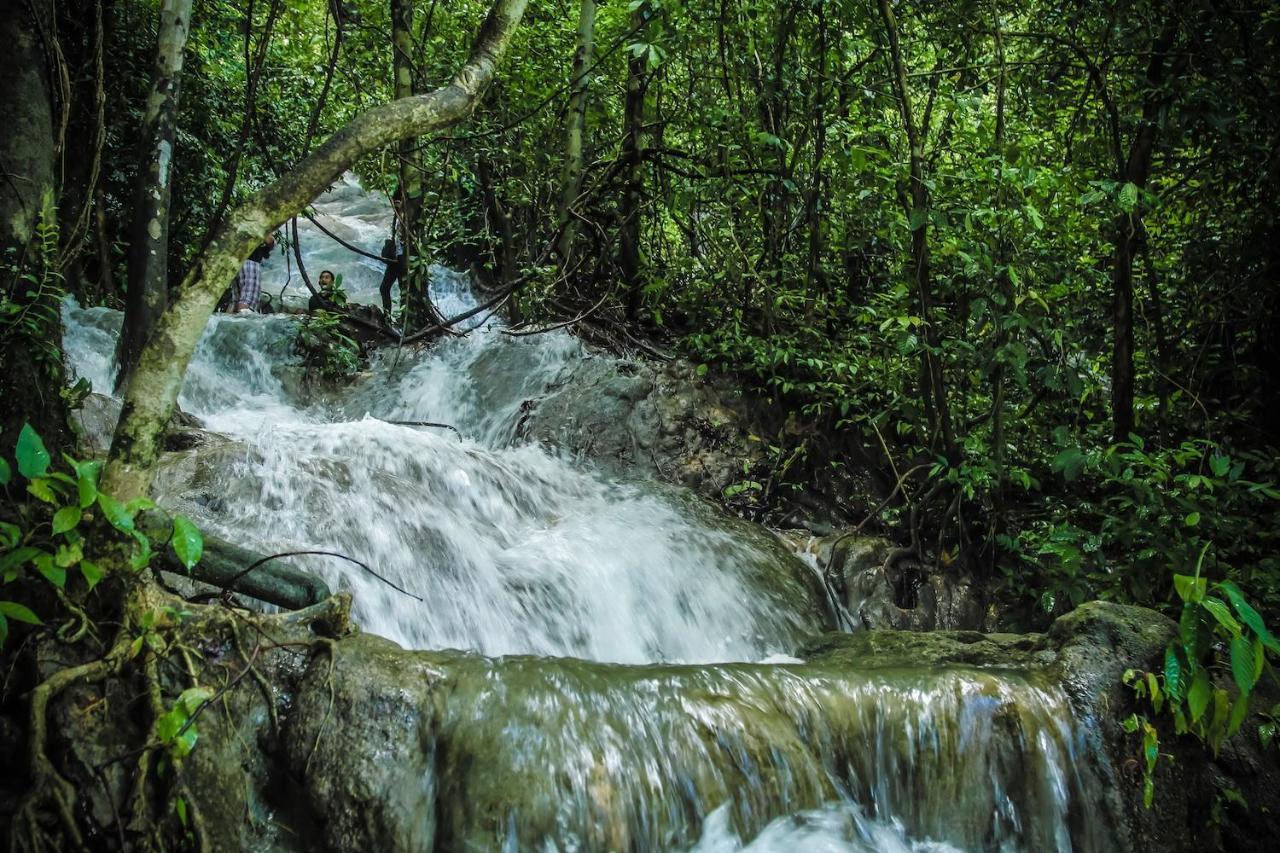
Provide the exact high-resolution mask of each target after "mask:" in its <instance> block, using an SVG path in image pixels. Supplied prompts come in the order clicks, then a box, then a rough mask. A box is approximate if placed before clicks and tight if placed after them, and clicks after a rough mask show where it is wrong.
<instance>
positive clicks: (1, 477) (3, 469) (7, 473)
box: [0, 457, 13, 486]
mask: <svg viewBox="0 0 1280 853" xmlns="http://www.w3.org/2000/svg"><path fill="white" fill-rule="evenodd" d="M12 479H13V471H12V469H10V468H9V463H8V461H6V460H5V459H4V458H2V457H0V486H7V485H9V481H10V480H12Z"/></svg>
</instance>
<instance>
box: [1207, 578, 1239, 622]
mask: <svg viewBox="0 0 1280 853" xmlns="http://www.w3.org/2000/svg"><path fill="white" fill-rule="evenodd" d="M1201 580H1203V578H1202V579H1201ZM1200 606H1201V607H1203V608H1204V609H1205V610H1208V611H1209V612H1210V613H1212V614H1213V618H1214V619H1217V620H1218V624H1219V625H1221V626H1222V627H1224V628H1226V629H1227V630H1228V631H1230V632H1231V633H1232V634H1239V633H1240V623H1239V622H1237V621H1236V620H1235V617H1233V616H1232V615H1231V611H1230V609H1228V608H1227V604H1226V602H1224V601H1223V600H1222V599H1220V598H1214V597H1213V596H1211V595H1210V596H1205V599H1204V601H1202V602H1200Z"/></svg>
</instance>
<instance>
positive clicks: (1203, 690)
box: [1187, 669, 1210, 723]
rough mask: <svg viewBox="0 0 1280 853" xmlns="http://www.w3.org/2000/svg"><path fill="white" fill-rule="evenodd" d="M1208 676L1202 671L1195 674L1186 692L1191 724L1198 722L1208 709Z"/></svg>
mask: <svg viewBox="0 0 1280 853" xmlns="http://www.w3.org/2000/svg"><path fill="white" fill-rule="evenodd" d="M1209 696H1210V692H1209V674H1208V673H1207V672H1205V671H1204V670H1203V669H1202V670H1199V671H1198V672H1197V673H1196V677H1195V678H1194V679H1193V680H1192V682H1191V689H1190V690H1188V691H1187V707H1188V708H1190V709H1191V722H1193V723H1194V722H1198V721H1199V719H1200V718H1201V717H1203V716H1204V712H1205V710H1206V709H1207V708H1208V707H1209Z"/></svg>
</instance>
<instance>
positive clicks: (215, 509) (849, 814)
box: [64, 178, 1107, 853]
mask: <svg viewBox="0 0 1280 853" xmlns="http://www.w3.org/2000/svg"><path fill="white" fill-rule="evenodd" d="M316 209H317V215H318V218H319V219H320V221H321V222H322V223H323V224H324V225H325V227H326V228H328V229H329V230H331V231H333V232H334V233H336V234H340V235H341V236H342V237H343V238H344V239H348V240H350V241H351V242H353V243H356V244H358V245H361V246H362V247H364V248H366V249H368V250H370V251H373V252H375V253H376V252H377V250H378V249H379V248H380V245H381V241H382V239H383V238H384V236H385V233H386V230H387V224H388V221H389V213H388V210H387V208H386V205H385V203H383V202H382V201H380V200H379V199H377V198H376V197H374V196H372V195H369V194H366V193H364V192H363V191H362V190H360V188H359V186H358V184H357V183H355V181H354V180H353V179H351V178H346V179H344V180H343V182H342V183H341V184H340V185H339V186H338V187H337V188H336V189H335V190H334V191H333V192H331V193H330V194H327V195H326V196H325V197H322V198H321V199H319V200H317V205H316ZM300 231H301V233H302V237H303V248H304V258H305V260H306V263H307V267H308V273H309V274H310V275H311V277H312V280H313V281H314V280H315V277H316V276H317V275H318V273H319V270H320V269H322V268H328V269H332V270H334V271H335V272H337V273H340V274H342V275H343V281H344V284H345V286H346V289H347V291H348V294H349V295H350V297H351V298H352V299H353V301H357V302H366V303H373V304H376V303H377V302H378V293H377V285H378V281H379V279H380V277H381V265H379V264H377V262H374V261H372V260H369V259H364V258H359V257H357V256H354V255H352V254H350V253H349V252H346V250H344V249H341V248H340V247H338V246H337V244H335V243H333V242H332V241H330V240H329V239H328V238H326V237H324V236H323V235H321V234H320V233H319V232H318V231H317V230H316V229H315V228H314V227H312V226H311V225H310V224H309V223H305V224H302V226H301V228H300ZM265 273H266V275H265V282H266V284H265V285H264V289H265V290H266V291H267V292H270V293H272V294H273V295H274V296H276V297H277V301H279V295H280V294H281V292H283V293H284V299H283V303H284V305H285V306H298V305H301V304H305V297H306V293H305V289H304V288H301V285H300V282H299V280H298V278H297V271H296V269H294V268H293V265H292V262H291V261H290V260H289V259H288V258H286V257H283V256H281V255H280V254H277V255H275V256H273V257H272V258H271V259H270V260H269V261H268V262H267V264H266V267H265ZM430 288H431V293H432V296H433V298H434V299H435V300H436V302H437V304H438V305H439V306H440V307H441V309H442V311H443V313H444V314H445V315H454V314H457V313H460V312H461V311H463V310H466V309H468V308H470V307H473V306H474V305H475V304H476V297H475V296H474V295H473V294H472V292H471V289H470V285H469V282H468V280H467V278H466V277H464V276H462V275H459V274H458V273H455V272H452V271H449V270H446V269H444V268H442V267H438V266H437V267H432V268H431V271H430ZM64 320H65V328H66V337H65V347H66V351H67V355H68V361H69V364H70V367H71V369H72V372H73V374H74V375H76V376H78V377H83V378H85V379H87V380H88V381H89V382H90V383H91V384H92V386H93V388H94V390H95V391H97V392H99V393H103V394H109V393H110V389H111V380H112V371H113V366H112V352H113V349H114V345H115V340H116V337H117V336H118V332H119V326H120V315H119V313H118V312H114V311H111V310H108V309H104V308H89V309H84V308H80V307H79V306H77V305H75V304H74V303H73V302H68V303H67V305H66V306H65V308H64ZM482 321H483V317H477V318H476V320H475V321H474V322H473V323H472V324H471V325H470V327H469V328H466V329H464V330H463V332H464V333H463V334H462V335H460V336H457V337H446V338H445V339H443V340H441V341H439V342H437V343H436V344H434V345H433V346H431V347H430V348H427V349H423V350H421V351H419V350H415V349H412V348H405V349H403V350H398V349H395V348H387V349H384V350H382V351H381V352H379V353H378V354H377V355H376V356H375V357H374V358H373V359H372V363H371V365H370V369H369V370H368V371H366V372H365V373H363V374H361V375H360V376H359V377H357V378H356V379H355V380H354V381H353V382H352V383H351V384H350V385H349V386H348V387H345V388H343V389H341V390H338V391H336V392H328V393H315V392H314V389H310V388H309V387H308V386H307V384H306V383H305V382H303V381H301V378H300V377H301V373H302V368H301V367H300V365H299V359H298V358H297V357H296V356H295V355H294V354H293V351H292V341H293V337H294V334H295V333H296V329H297V325H298V323H299V322H300V321H299V319H298V318H297V317H296V316H291V315H287V314H277V315H272V316H243V315H239V316H228V315H215V316H214V317H213V318H212V320H211V321H210V323H209V325H208V327H207V329H206V331H205V333H204V336H203V337H202V339H201V341H200V344H199V347H198V349H197V352H196V354H195V357H194V359H193V361H192V364H191V366H190V368H189V369H188V372H187V377H186V382H185V385H184V388H183V390H182V394H181V397H180V405H181V406H182V408H183V409H184V410H185V411H187V412H189V413H191V414H194V415H196V416H197V417H199V418H200V419H201V420H202V421H203V422H204V424H205V425H206V427H207V429H208V430H209V431H210V433H211V435H210V437H209V439H208V440H207V441H206V442H204V443H203V444H202V445H200V446H197V447H196V448H194V449H191V450H185V451H181V452H178V453H171V454H168V455H167V456H166V458H165V460H164V462H163V464H162V466H161V468H160V470H159V472H158V475H157V478H156V498H157V500H158V501H159V502H160V503H161V504H162V505H164V506H166V507H167V508H170V509H172V510H175V511H180V512H183V513H185V514H187V515H189V516H190V517H192V518H193V519H194V520H196V522H197V523H198V524H199V525H200V526H201V527H202V528H204V529H206V530H207V531H209V532H211V533H214V534H216V535H218V536H221V537H223V538H226V539H228V540H230V541H233V542H236V543H238V544H241V545H244V546H246V547H249V548H251V549H254V550H258V551H261V552H263V553H274V552H283V551H301V550H324V551H334V552H339V553H342V554H346V555H348V556H350V557H352V558H354V559H356V560H359V561H360V562H362V563H364V564H366V565H367V566H369V567H371V568H373V569H374V570H376V571H377V572H378V573H379V574H381V575H383V576H384V577H385V578H387V579H388V580H390V581H392V582H394V583H395V584H396V585H397V586H399V587H402V588H403V589H404V590H407V591H408V592H409V593H410V594H411V595H406V594H404V593H402V592H400V591H397V590H396V589H394V588H392V587H391V586H389V585H388V584H386V583H384V582H382V581H380V580H379V579H377V578H375V577H373V576H372V575H371V574H369V573H367V572H365V571H363V570H362V569H361V568H360V567H358V566H356V565H353V564H352V563H349V562H346V561H343V560H339V559H334V558H330V557H322V556H305V557H295V558H290V559H293V560H294V561H295V562H296V563H297V564H299V565H302V566H305V567H306V568H307V569H309V570H311V571H313V572H316V573H317V574H320V575H322V576H323V577H325V579H326V580H327V581H328V582H329V584H330V585H331V586H332V587H333V588H335V589H346V590H351V591H352V592H353V593H354V594H355V607H356V610H355V614H354V616H355V618H356V621H357V622H359V623H360V624H361V626H362V627H363V628H364V629H365V630H366V631H368V632H370V633H373V634H379V635H382V636H384V637H387V638H389V639H391V640H394V641H395V642H397V643H399V644H401V645H403V646H406V647H408V648H413V649H422V650H429V651H426V652H424V654H428V655H437V656H440V657H439V660H440V661H441V662H440V663H439V667H440V670H441V671H442V672H445V673H446V675H445V676H443V677H444V678H445V680H446V681H447V689H441V690H440V691H438V693H437V694H434V695H436V696H437V697H438V698H436V699H435V700H433V701H434V702H436V703H437V704H438V706H437V708H436V710H435V718H434V719H435V723H434V725H435V732H436V733H435V737H436V738H437V739H438V741H439V743H438V744H437V745H436V746H435V747H433V749H435V752H434V753H433V755H435V756H436V758H433V759H432V761H433V762H434V763H435V764H436V766H435V769H434V772H435V773H436V774H437V776H438V778H434V779H432V780H431V782H430V785H427V784H426V783H424V790H427V789H430V790H432V791H436V792H437V794H436V795H435V799H433V800H432V803H433V804H434V805H432V806H431V807H432V808H435V809H437V810H438V811H439V812H440V814H437V815H436V816H435V817H434V818H433V820H434V821H435V822H436V823H438V825H439V828H438V829H437V830H435V831H436V833H437V835H439V833H444V834H445V836H447V837H446V838H445V841H446V844H445V846H446V847H448V846H452V847H465V846H467V845H472V846H473V847H474V849H497V848H499V847H505V848H507V849H527V848H537V849H546V850H552V849H556V850H579V849H581V850H597V849H600V850H603V849H636V850H647V849H688V850H696V851H702V853H720V851H730V850H741V849H748V850H753V851H782V850H797V849H804V850H831V851H837V850H838V851H845V850H852V851H859V850H921V851H943V850H1002V851H1003V850H1027V851H1032V850H1071V849H1083V850H1101V849H1106V847H1107V844H1106V838H1105V835H1104V833H1103V832H1102V830H1101V829H1100V828H1099V826H1100V822H1101V818H1100V817H1098V813H1099V811H1100V809H1099V808H1098V807H1097V799H1098V794H1097V791H1098V787H1099V785H1098V781H1097V780H1096V779H1095V778H1094V776H1093V775H1092V771H1091V770H1089V769H1088V767H1089V766H1090V763H1089V762H1088V761H1083V760H1082V756H1083V755H1084V753H1085V751H1086V750H1085V747H1084V744H1083V740H1082V735H1081V734H1080V727H1079V726H1078V725H1077V724H1076V723H1075V722H1074V721H1073V718H1072V713H1071V710H1070V708H1069V706H1068V704H1067V702H1066V700H1065V697H1064V696H1063V694H1062V693H1061V691H1060V690H1058V689H1056V688H1052V687H1049V686H1046V685H1042V684H1038V683H1036V682H1035V681H1034V679H1029V678H1028V677H1025V676H1023V675H1019V674H1014V673H1004V674H1001V673H992V672H985V671H978V670H942V671H937V672H924V671H908V670H868V671H865V672H849V671H847V670H846V669H840V668H837V667H834V666H823V665H817V664H814V665H808V664H801V663H798V662H794V659H792V658H789V657H787V655H789V654H791V653H793V652H794V650H795V649H796V648H797V647H798V646H799V644H800V642H801V641H802V639H803V638H805V637H806V636H809V635H811V634H812V633H814V632H816V631H819V630H821V629H822V628H823V617H822V616H821V613H822V612H823V611H822V604H821V602H820V601H818V599H817V594H816V593H815V591H814V590H815V588H816V585H815V584H814V582H813V581H814V578H813V571H814V569H813V568H812V567H811V566H809V565H806V564H804V563H803V562H801V561H800V560H798V559H797V558H796V557H795V556H793V555H792V554H791V553H789V552H788V551H787V550H786V549H785V548H784V547H783V546H782V544H781V542H780V541H779V540H778V539H777V538H776V537H774V536H773V535H772V534H770V533H768V532H767V531H764V530H761V529H758V528H755V527H754V526H751V525H747V524H745V523H743V522H739V521H735V520H732V519H728V518H726V517H724V516H723V515H722V514H720V513H719V512H718V511H717V510H715V509H714V508H712V507H710V506H708V505H706V504H705V503H704V502H703V501H701V500H700V499H698V498H696V497H695V496H693V495H692V494H690V493H688V492H686V491H684V490H681V489H677V488H674V487H670V486H665V485H662V484H658V483H654V482H650V481H647V480H644V479H642V478H627V477H620V476H617V475H614V474H608V473H606V472H603V471H601V470H598V469H597V468H595V467H593V466H592V464H591V463H590V462H589V461H585V460H579V459H574V458H570V457H568V456H566V455H564V454H563V453H561V452H558V451H557V450H556V449H554V448H550V447H544V446H540V445H537V444H532V443H528V442H525V441H523V440H522V439H521V438H520V437H519V432H520V431H519V428H518V427H519V423H520V419H521V417H522V415H523V414H524V412H525V411H526V410H527V407H528V406H529V405H531V404H535V403H536V401H537V399H538V398H539V397H540V396H541V395H543V394H546V393H547V392H548V391H549V390H551V389H554V388H555V387H557V385H559V384H561V383H563V382H565V381H567V380H568V377H569V376H570V374H571V373H572V368H573V366H574V365H575V364H576V363H578V362H581V361H583V360H585V359H611V358H612V357H610V356H607V355H603V354H600V353H598V352H593V351H591V350H589V349H588V348H586V347H584V346H583V345H582V344H581V343H580V342H579V341H578V340H577V339H576V338H574V337H573V336H571V335H569V334H568V333H566V332H564V331H553V332H549V333H546V334H542V335H535V336H531V337H519V338H517V337H512V336H509V335H505V334H503V331H504V329H503V326H502V324H501V323H500V322H499V321H497V320H496V319H490V320H488V321H487V322H482ZM614 361H616V360H614ZM618 365H619V369H622V368H623V367H625V365H624V364H623V363H622V362H618ZM393 422H434V423H444V424H448V425H450V426H451V427H453V428H454V429H453V430H449V429H438V428H432V427H423V426H412V425H404V424H398V423H393ZM455 430H456V432H455ZM449 649H456V650H460V652H459V653H453V652H444V651H443V650H449ZM495 656H518V657H505V658H498V659H493V658H494V657H495ZM433 660H434V658H433ZM619 664H626V665H625V666H620V665H619ZM713 664H714V665H713ZM469 849H470V848H469Z"/></svg>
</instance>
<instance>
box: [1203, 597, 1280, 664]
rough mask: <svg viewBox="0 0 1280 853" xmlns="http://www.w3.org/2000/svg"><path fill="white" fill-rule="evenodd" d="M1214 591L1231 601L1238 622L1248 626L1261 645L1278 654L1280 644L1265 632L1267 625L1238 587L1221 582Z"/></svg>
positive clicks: (1269, 633)
mask: <svg viewBox="0 0 1280 853" xmlns="http://www.w3.org/2000/svg"><path fill="white" fill-rule="evenodd" d="M1214 587H1215V588H1216V589H1219V590H1221V591H1222V592H1223V593H1224V594H1225V595H1226V596H1227V598H1228V599H1229V600H1230V601H1231V606H1232V607H1234V608H1235V609H1236V614H1237V615H1238V616H1239V617H1240V621H1241V622H1244V624H1246V625H1248V626H1249V628H1250V629H1252V630H1253V633H1255V634H1257V635H1258V637H1259V639H1261V640H1262V644H1263V645H1264V646H1266V647H1267V648H1268V649H1270V650H1271V651H1272V652H1274V653H1275V654H1280V642H1277V641H1276V638H1275V637H1274V636H1273V635H1272V634H1271V632H1270V631H1268V630H1267V625H1266V623H1265V622H1264V621H1263V619H1262V615H1261V614H1260V613H1258V611H1256V610H1254V609H1253V607H1252V605H1250V604H1249V602H1248V601H1246V600H1245V597H1244V593H1243V592H1241V591H1240V587H1238V586H1236V585H1235V584H1234V583H1232V582H1231V581H1223V582H1222V583H1219V584H1214Z"/></svg>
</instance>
